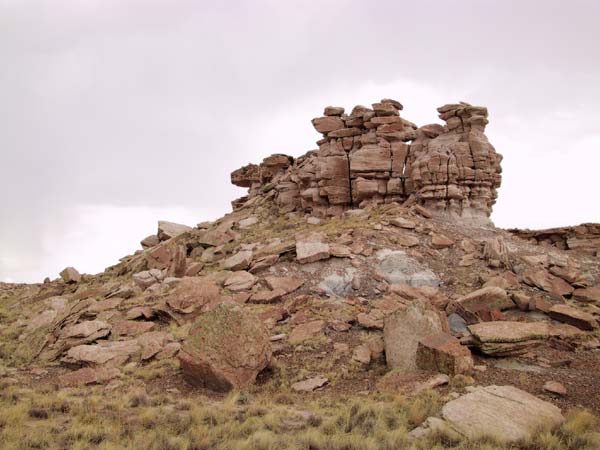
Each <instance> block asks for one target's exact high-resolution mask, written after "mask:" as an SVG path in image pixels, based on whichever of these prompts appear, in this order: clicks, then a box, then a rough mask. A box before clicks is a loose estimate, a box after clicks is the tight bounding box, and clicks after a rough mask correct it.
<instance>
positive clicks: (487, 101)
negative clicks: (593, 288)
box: [0, 0, 600, 281]
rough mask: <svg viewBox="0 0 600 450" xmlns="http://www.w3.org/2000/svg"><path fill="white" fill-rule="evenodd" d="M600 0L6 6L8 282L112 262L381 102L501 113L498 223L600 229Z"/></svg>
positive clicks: (1, 120)
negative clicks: (253, 168) (340, 116)
mask: <svg viewBox="0 0 600 450" xmlns="http://www.w3.org/2000/svg"><path fill="white" fill-rule="evenodd" d="M598 17H600V2H597V1H571V2H568V3H565V2H562V1H552V0H546V1H543V2H542V1H507V0H503V1H483V0H481V1H449V0H448V1H442V0H439V1H419V2H414V1H398V0H396V1H377V2H365V1H323V0H320V1H303V2H300V1H258V0H254V1H226V2H225V1H224V2H208V1H174V0H163V1H152V0H143V1H142V0H140V1H126V0H85V1H84V0H80V1H76V0H71V1H63V0H48V1H33V0H23V1H19V0H0V57H1V59H2V64H1V65H0V189H1V190H0V192H1V193H2V194H1V201H0V219H1V221H0V280H18V281H40V280H41V279H42V278H43V277H45V276H50V277H55V276H56V275H57V272H58V271H59V270H61V269H62V268H63V267H64V266H66V265H74V266H75V267H78V268H79V269H80V270H82V271H86V272H98V271H101V270H102V269H103V268H104V267H105V266H107V265H109V264H111V263H114V262H115V261H117V259H118V258H119V257H121V256H123V255H125V254H127V253H130V252H132V251H134V250H135V249H136V248H137V247H138V242H139V240H140V239H141V238H143V237H144V236H146V235H147V234H149V233H151V232H153V231H155V228H156V221H157V220H158V219H167V220H175V221H177V220H180V221H183V222H187V223H189V224H194V223H196V222H198V221H202V220H206V219H214V218H216V217H218V216H220V215H222V214H223V213H225V212H226V211H228V210H229V202H230V201H231V200H232V199H234V198H235V197H238V196H240V195H242V194H243V190H241V189H239V188H236V187H234V186H231V185H230V184H229V173H230V172H231V171H232V170H234V169H236V168H238V167H239V166H241V165H243V164H246V163H248V162H258V161H260V160H261V159H262V158H263V157H265V156H268V155H269V154H271V153H276V152H281V153H288V154H291V155H294V156H298V155H300V154H302V153H304V152H305V151H307V150H310V149H313V148H314V147H315V145H314V142H315V141H316V140H317V139H318V138H319V136H318V134H317V133H316V132H315V131H314V130H313V128H312V126H311V124H310V119H311V118H312V117H315V116H318V115H320V114H321V112H322V109H323V106H325V105H327V104H336V105H338V104H339V105H341V106H345V107H346V108H350V107H352V106H354V105H355V104H358V103H362V104H369V103H371V102H374V101H377V100H379V99H380V98H382V97H391V98H396V99H398V100H400V101H402V102H403V103H404V106H405V109H404V111H403V116H404V117H406V118H408V119H409V120H412V121H414V122H416V123H418V124H419V125H423V124H426V123H431V122H436V121H438V120H437V117H436V111H435V108H436V107H437V106H440V105H441V104H443V103H448V102H455V101H459V100H465V101H469V102H471V103H475V104H482V105H485V106H487V107H488V108H489V111H490V125H489V126H488V136H489V138H490V140H491V141H492V143H493V144H494V145H495V146H496V148H497V150H498V151H499V152H500V153H502V154H503V155H504V157H505V159H504V163H503V168H504V179H503V185H502V188H501V189H500V197H499V201H498V203H497V204H496V206H495V210H494V213H493V215H492V219H493V220H494V222H495V223H496V224H497V225H498V226H503V227H509V226H519V227H531V228H540V227H549V226H558V225H568V224H576V223H580V222H585V221H588V222H589V221H596V222H598V221H600V207H599V206H598V200H597V199H596V197H597V196H598V194H599V193H600V189H599V188H598V186H599V184H598V180H597V176H598V175H597V172H598V165H599V163H600V153H599V150H600V125H599V124H600V120H599V119H600V117H599V116H600V114H599V113H598V109H597V108H598V106H597V105H599V104H600V89H599V88H598V80H599V79H600V69H599V67H600V66H599V65H600V58H599V57H598V55H599V54H598V49H597V46H598V42H600V31H598V30H599V27H598V26H597V19H598Z"/></svg>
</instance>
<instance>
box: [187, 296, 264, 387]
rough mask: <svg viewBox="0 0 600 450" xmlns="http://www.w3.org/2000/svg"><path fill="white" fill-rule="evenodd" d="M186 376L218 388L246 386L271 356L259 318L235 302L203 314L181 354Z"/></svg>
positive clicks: (253, 380) (218, 306)
mask: <svg viewBox="0 0 600 450" xmlns="http://www.w3.org/2000/svg"><path fill="white" fill-rule="evenodd" d="M178 357H179V361H180V363H181V369H182V371H183V375H184V377H185V379H186V380H187V381H188V382H189V383H191V384H193V385H197V386H202V387H207V388H209V389H213V390H216V391H229V390H231V389H244V388H247V387H248V386H249V385H251V384H253V383H254V382H255V380H256V377H257V375H258V374H259V373H260V372H261V371H262V370H263V369H265V368H266V367H267V366H268V364H269V362H270V360H271V343H270V341H269V335H268V334H267V331H266V329H265V328H264V326H263V325H262V323H261V322H260V320H258V318H257V317H256V316H255V315H254V314H253V313H251V312H250V311H248V310H244V309H242V307H240V306H239V305H237V304H234V303H222V304H220V305H217V306H216V307H215V308H214V309H212V310H211V311H208V312H206V313H204V314H202V315H200V316H199V317H198V318H197V319H196V321H195V322H194V324H193V326H192V328H191V330H190V333H189V335H188V337H187V338H186V339H185V341H184V343H183V346H182V348H181V351H180V352H179V354H178Z"/></svg>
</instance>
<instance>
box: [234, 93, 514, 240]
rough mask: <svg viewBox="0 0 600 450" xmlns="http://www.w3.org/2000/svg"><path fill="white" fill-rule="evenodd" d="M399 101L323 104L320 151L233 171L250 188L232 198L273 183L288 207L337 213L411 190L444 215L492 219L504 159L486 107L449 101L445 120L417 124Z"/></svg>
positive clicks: (442, 111)
mask: <svg viewBox="0 0 600 450" xmlns="http://www.w3.org/2000/svg"><path fill="white" fill-rule="evenodd" d="M392 102H393V103H392ZM397 105H399V103H398V102H396V101H392V100H385V102H384V101H381V102H379V103H374V104H373V105H372V107H373V108H372V109H370V108H366V107H362V106H357V107H355V108H354V109H353V110H352V112H351V113H350V114H349V115H341V116H339V115H337V114H335V115H334V114H333V113H334V112H335V113H337V112H339V109H326V113H327V114H326V115H325V116H323V117H319V118H315V119H313V120H312V123H313V126H314V127H315V129H316V130H317V131H318V132H319V133H322V134H323V135H324V137H323V139H322V140H320V141H319V142H318V144H319V150H318V151H316V152H310V153H307V154H306V155H304V156H302V157H300V158H298V159H296V160H294V159H293V158H290V157H286V156H285V155H279V154H277V155H272V156H270V157H268V158H265V159H264V160H263V162H262V163H261V164H260V165H255V164H249V165H247V166H244V167H242V168H241V169H238V170H236V171H235V172H233V173H232V174H231V181H232V183H233V184H235V185H237V186H241V187H247V188H249V193H248V196H247V197H246V198H242V199H240V200H238V201H236V202H234V205H235V206H236V207H239V206H242V205H244V204H245V203H247V202H252V201H253V199H254V198H255V197H258V196H264V195H265V189H264V187H265V186H269V189H268V190H267V191H266V192H267V195H268V196H269V197H271V198H272V199H273V201H274V202H275V204H277V205H278V206H279V207H280V209H281V210H283V211H285V212H289V211H293V210H303V211H307V212H311V213H312V214H313V215H321V216H325V215H340V214H341V213H342V212H343V211H345V210H349V209H353V208H354V207H356V206H359V205H362V204H365V203H367V202H372V203H384V202H404V201H405V200H407V199H408V198H411V199H414V200H416V201H417V202H418V203H419V204H420V205H425V206H427V209H429V210H431V211H433V212H435V213H436V214H439V215H444V216H453V217H462V218H464V219H465V220H471V221H477V222H487V221H488V219H487V217H488V216H489V214H490V212H491V207H492V205H493V204H494V202H495V200H496V189H497V188H498V187H499V186H500V172H501V169H500V161H501V159H502V157H501V156H500V155H499V154H497V153H496V151H495V149H494V147H493V146H492V145H491V144H490V143H489V142H488V140H487V137H486V136H485V134H484V129H485V126H486V124H487V123H488V121H487V114H488V113H487V109H486V108H484V107H479V106H472V105H469V104H468V103H459V104H449V105H444V106H442V107H440V108H438V112H439V117H440V118H441V119H442V120H444V121H446V126H441V125H437V124H432V125H425V126H423V127H420V128H419V127H417V126H416V125H414V124H412V123H411V122H409V121H407V120H405V119H403V118H401V117H400V115H399V111H400V109H399V108H398V107H397ZM430 216H431V213H430ZM444 245H445V246H446V244H444Z"/></svg>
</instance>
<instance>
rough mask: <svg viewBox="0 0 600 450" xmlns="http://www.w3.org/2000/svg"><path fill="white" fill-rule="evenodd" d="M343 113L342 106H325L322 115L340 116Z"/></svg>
mask: <svg viewBox="0 0 600 450" xmlns="http://www.w3.org/2000/svg"><path fill="white" fill-rule="evenodd" d="M342 114H344V108H342V107H340V106H326V107H325V111H324V112H323V115H324V116H341V115H342Z"/></svg>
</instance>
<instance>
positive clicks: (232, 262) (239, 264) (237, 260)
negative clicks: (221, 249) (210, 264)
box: [221, 250, 252, 270]
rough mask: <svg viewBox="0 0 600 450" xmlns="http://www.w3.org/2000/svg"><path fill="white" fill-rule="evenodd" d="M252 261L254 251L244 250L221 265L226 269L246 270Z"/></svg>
mask: <svg viewBox="0 0 600 450" xmlns="http://www.w3.org/2000/svg"><path fill="white" fill-rule="evenodd" d="M251 262H252V252H251V251H249V250H242V251H240V252H237V253H236V254H235V255H233V256H231V257H229V258H227V259H226V260H225V261H223V263H222V264H221V267H222V268H223V269H225V270H246V269H247V268H248V267H250V263H251Z"/></svg>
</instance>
